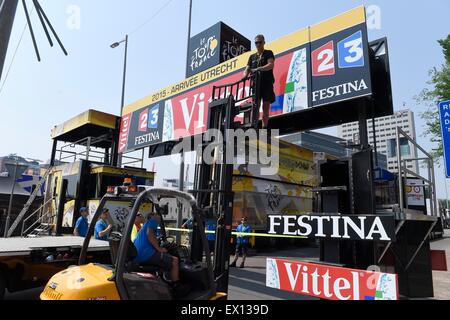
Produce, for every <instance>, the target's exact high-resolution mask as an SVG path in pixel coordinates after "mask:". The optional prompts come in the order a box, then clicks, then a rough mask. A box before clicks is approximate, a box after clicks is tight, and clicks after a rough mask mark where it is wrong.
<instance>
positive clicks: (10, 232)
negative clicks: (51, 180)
mask: <svg viewBox="0 0 450 320" xmlns="http://www.w3.org/2000/svg"><path fill="white" fill-rule="evenodd" d="M51 171H52V167H49V168H48V169H47V171H46V172H45V174H44V176H43V177H42V179H41V180H40V181H39V183H38V184H37V186H36V188H35V189H34V191H33V192H32V193H31V195H30V198H29V199H28V201H27V203H26V204H25V206H24V207H23V209H22V211H20V213H19V215H18V216H17V218H16V220H15V221H14V222H13V224H12V225H11V227H10V228H9V230H8V233H7V237H8V238H9V237H11V236H12V235H13V233H14V231H15V230H16V229H17V227H18V226H19V224H20V222H21V221H22V220H23V218H24V217H25V216H26V215H27V213H28V211H29V210H30V208H31V206H32V205H33V202H34V201H35V200H36V197H37V196H38V194H39V191H40V190H41V188H42V186H43V185H44V183H45V182H46V180H47V178H48V176H49V175H50V173H51ZM46 204H47V202H46ZM44 205H45V204H44ZM42 208H43V206H41V208H39V209H38V210H36V212H38V211H39V210H41V209H42ZM34 214H35V213H33V215H34ZM27 219H28V218H27Z"/></svg>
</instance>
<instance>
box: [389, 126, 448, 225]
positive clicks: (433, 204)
mask: <svg viewBox="0 0 450 320" xmlns="http://www.w3.org/2000/svg"><path fill="white" fill-rule="evenodd" d="M402 137H403V138H406V139H407V140H408V142H409V143H411V144H412V145H413V146H415V147H416V148H417V149H418V150H420V151H421V152H422V153H423V154H424V155H425V157H421V158H419V157H418V158H407V159H406V158H405V159H404V158H403V157H402V150H401V138H402ZM396 142H397V166H398V175H399V179H398V183H399V195H400V196H399V206H400V210H401V211H403V210H404V209H407V208H408V203H407V201H406V203H405V197H404V196H403V195H404V194H405V182H406V180H407V179H408V178H411V177H413V178H417V179H419V180H422V181H423V182H424V183H423V185H422V186H424V187H425V188H426V187H428V188H429V193H428V194H429V199H430V209H431V216H432V217H438V216H439V210H438V200H437V196H436V178H435V174H434V159H433V157H432V156H431V155H430V154H429V153H428V152H427V151H426V150H425V149H424V148H422V146H420V145H419V144H418V143H417V142H416V141H415V140H414V139H413V138H411V137H410V136H409V135H408V134H407V133H406V132H405V131H403V130H402V129H401V128H400V127H397V137H396ZM414 161H417V162H418V161H424V162H425V163H426V164H427V170H428V178H426V177H423V176H421V175H420V174H419V173H416V172H414V171H412V170H409V169H408V168H407V163H408V162H414ZM426 196H427V193H426V192H425V197H426Z"/></svg>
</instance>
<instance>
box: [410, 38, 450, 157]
mask: <svg viewBox="0 0 450 320" xmlns="http://www.w3.org/2000/svg"><path fill="white" fill-rule="evenodd" d="M438 42H439V44H440V45H441V47H442V50H443V52H444V57H445V61H444V64H443V65H442V66H441V68H439V69H438V68H433V69H432V70H430V72H429V75H430V80H429V81H428V82H427V84H428V85H429V86H430V87H429V88H425V89H424V90H423V91H422V92H421V93H420V94H419V95H418V96H417V97H416V101H417V102H419V103H426V104H428V108H427V110H426V111H425V112H423V113H421V115H420V116H421V117H422V119H424V120H425V121H426V126H427V127H426V130H425V132H424V136H425V137H430V139H431V142H433V143H437V144H438V148H437V149H435V150H433V151H432V155H433V157H434V158H435V159H436V160H439V159H441V157H442V156H443V155H444V152H443V145H442V132H441V125H440V119H439V110H438V107H437V105H438V103H439V102H442V101H446V100H449V99H450V34H449V35H448V36H447V38H446V39H442V40H439V41H438Z"/></svg>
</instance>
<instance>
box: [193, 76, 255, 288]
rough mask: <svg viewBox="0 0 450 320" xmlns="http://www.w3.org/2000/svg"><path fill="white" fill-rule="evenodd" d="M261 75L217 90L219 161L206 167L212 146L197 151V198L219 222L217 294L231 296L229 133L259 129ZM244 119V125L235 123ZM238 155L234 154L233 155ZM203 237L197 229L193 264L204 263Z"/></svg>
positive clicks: (212, 116)
mask: <svg viewBox="0 0 450 320" xmlns="http://www.w3.org/2000/svg"><path fill="white" fill-rule="evenodd" d="M260 101H261V99H260V74H259V73H255V74H253V75H251V76H250V77H247V78H244V79H242V80H240V81H238V82H236V83H232V84H227V85H223V86H215V87H214V88H213V95H212V101H211V103H210V104H209V119H208V130H212V129H215V130H219V131H220V132H221V133H222V137H223V138H222V139H221V141H215V142H214V143H215V144H218V147H216V149H215V151H214V153H215V159H217V161H216V162H215V163H214V164H208V163H205V161H204V159H203V154H204V151H205V149H206V147H207V146H208V144H207V143H203V144H202V145H200V146H198V149H197V157H198V161H197V166H196V170H195V179H194V190H193V191H192V192H193V193H194V196H195V197H196V199H197V202H198V205H199V207H200V208H201V209H202V210H203V213H204V215H205V216H206V217H208V218H209V219H215V220H217V229H216V244H215V250H214V277H215V281H216V284H217V290H218V291H220V292H228V278H229V274H228V272H229V260H230V244H231V232H232V222H233V201H234V193H233V191H232V184H233V170H234V159H226V154H227V148H229V147H230V143H231V142H232V141H228V140H229V137H227V134H226V133H227V130H232V129H236V130H237V129H241V130H244V131H245V130H250V129H255V130H257V129H258V123H259V115H260V113H259V111H260ZM239 115H243V121H241V122H235V120H236V117H237V116H239ZM233 154H234V153H233ZM201 243H202V242H201V239H200V233H199V232H198V228H196V227H195V225H194V233H193V238H192V260H193V261H201V260H202V252H203V250H202V247H201Z"/></svg>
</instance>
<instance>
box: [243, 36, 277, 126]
mask: <svg viewBox="0 0 450 320" xmlns="http://www.w3.org/2000/svg"><path fill="white" fill-rule="evenodd" d="M265 45H266V39H265V37H264V36H263V35H262V34H260V35H257V36H256V38H255V46H256V49H257V50H258V52H257V53H255V54H253V55H251V56H250V58H249V60H248V64H247V68H246V69H245V71H244V77H248V76H249V75H251V74H255V73H257V72H259V73H260V74H261V78H260V94H261V100H262V102H263V129H267V127H268V125H269V117H270V108H271V105H272V103H274V102H275V101H276V96H275V91H274V87H273V85H274V83H275V76H274V74H273V69H274V68H275V55H274V54H273V52H272V51H270V50H266V49H265ZM258 103H259V101H258Z"/></svg>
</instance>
